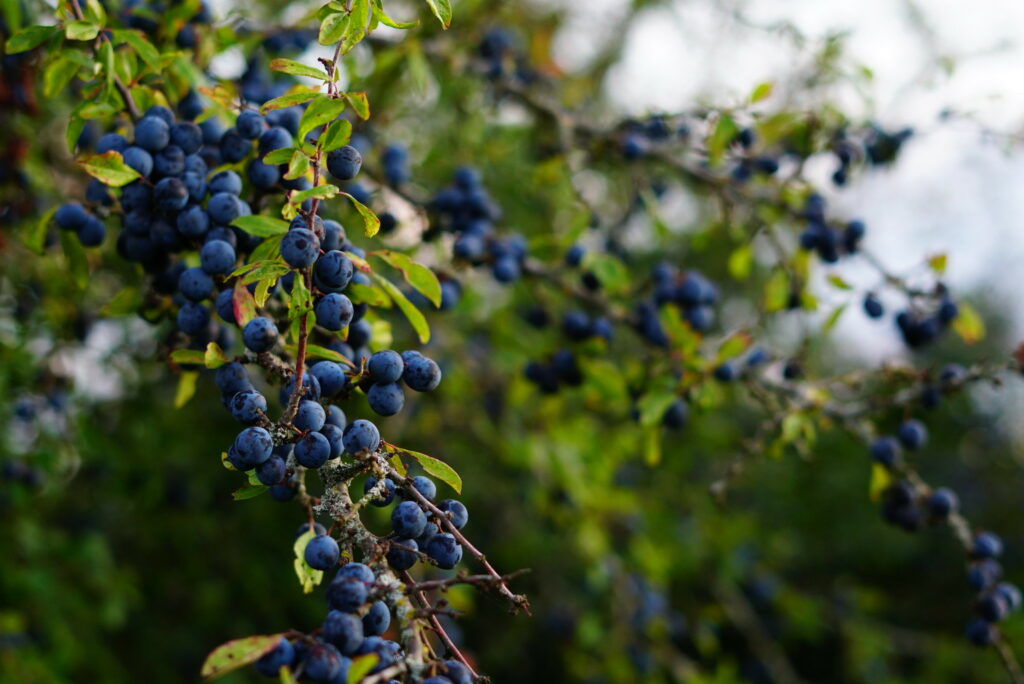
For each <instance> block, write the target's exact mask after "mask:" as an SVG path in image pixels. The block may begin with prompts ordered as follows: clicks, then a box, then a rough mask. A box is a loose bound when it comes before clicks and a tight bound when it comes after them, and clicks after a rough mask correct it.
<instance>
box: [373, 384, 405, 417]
mask: <svg viewBox="0 0 1024 684" xmlns="http://www.w3.org/2000/svg"><path fill="white" fill-rule="evenodd" d="M366 398H367V400H369V403H370V408H371V409H373V412H374V413H376V414H378V415H381V416H393V415H395V414H396V413H398V412H399V411H401V410H402V407H403V406H404V405H405V393H404V392H403V391H402V388H401V387H399V386H398V385H397V384H396V383H393V382H392V383H388V384H386V385H373V386H371V387H370V389H369V391H368V392H367V393H366Z"/></svg>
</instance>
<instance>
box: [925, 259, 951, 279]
mask: <svg viewBox="0 0 1024 684" xmlns="http://www.w3.org/2000/svg"><path fill="white" fill-rule="evenodd" d="M947 262H948V259H947V257H946V255H945V254H935V255H933V256H930V257H928V267H929V268H930V269H932V271H934V272H935V274H936V275H945V274H946V264H947Z"/></svg>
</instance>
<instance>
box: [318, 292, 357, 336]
mask: <svg viewBox="0 0 1024 684" xmlns="http://www.w3.org/2000/svg"><path fill="white" fill-rule="evenodd" d="M313 313H314V314H316V323H317V325H319V326H321V327H323V328H326V329H327V330H344V329H345V328H346V327H348V326H349V324H350V323H351V322H352V317H353V316H354V315H355V309H354V307H353V306H352V301H351V300H350V299H349V298H348V297H346V296H345V295H343V294H338V293H336V292H331V293H330V294H325V295H324V296H323V297H321V298H320V299H318V300H317V301H316V304H314V305H313Z"/></svg>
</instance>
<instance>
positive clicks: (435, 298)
mask: <svg viewBox="0 0 1024 684" xmlns="http://www.w3.org/2000/svg"><path fill="white" fill-rule="evenodd" d="M369 256H375V257H377V258H378V259H381V260H383V261H385V262H386V263H387V264H388V265H389V266H391V267H392V268H394V269H397V270H399V271H401V272H402V277H403V278H405V282H407V283H409V284H410V285H412V286H413V287H414V288H416V290H417V291H418V292H419V293H420V294H422V295H423V296H424V297H426V298H427V299H429V300H430V301H431V302H433V304H434V306H437V307H440V306H441V283H440V281H438V279H437V275H436V274H435V273H434V272H433V271H431V270H430V269H429V268H427V267H426V266H424V265H422V264H417V263H416V262H415V261H413V260H412V259H411V258H410V257H409V255H407V254H402V253H401V252H393V251H391V250H387V249H382V250H378V251H376V252H370V254H369Z"/></svg>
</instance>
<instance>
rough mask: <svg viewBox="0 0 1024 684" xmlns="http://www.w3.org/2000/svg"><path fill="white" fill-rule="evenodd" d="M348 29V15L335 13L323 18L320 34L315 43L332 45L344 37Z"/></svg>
mask: <svg viewBox="0 0 1024 684" xmlns="http://www.w3.org/2000/svg"><path fill="white" fill-rule="evenodd" d="M347 28H348V15H347V14H345V13H344V12H335V13H332V14H328V15H327V16H326V17H324V20H323V22H322V23H321V24H320V33H319V35H318V36H317V41H318V42H319V43H320V44H321V45H334V44H335V43H337V42H338V41H339V40H341V37H342V36H343V35H345V29H347Z"/></svg>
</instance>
